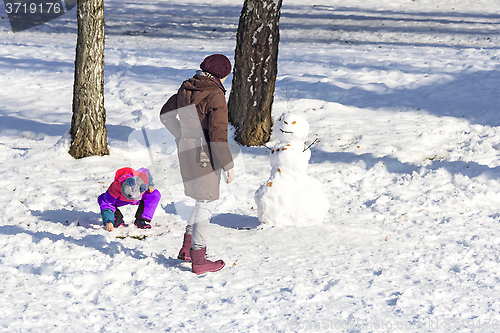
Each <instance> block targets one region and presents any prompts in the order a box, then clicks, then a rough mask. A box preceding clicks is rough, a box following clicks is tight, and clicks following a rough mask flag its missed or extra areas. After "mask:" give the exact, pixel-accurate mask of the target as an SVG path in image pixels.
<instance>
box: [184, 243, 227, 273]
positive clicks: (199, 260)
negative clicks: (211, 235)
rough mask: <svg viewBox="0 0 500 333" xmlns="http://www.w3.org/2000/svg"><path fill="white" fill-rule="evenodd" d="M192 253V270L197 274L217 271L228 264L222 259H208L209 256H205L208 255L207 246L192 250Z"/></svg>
mask: <svg viewBox="0 0 500 333" xmlns="http://www.w3.org/2000/svg"><path fill="white" fill-rule="evenodd" d="M190 254H191V260H192V263H193V268H192V272H193V273H195V274H203V273H207V272H217V271H219V270H221V269H222V268H223V267H224V266H225V265H226V264H225V263H224V261H222V260H217V261H210V260H207V258H205V257H206V255H207V248H206V247H204V248H202V249H199V250H191V251H190Z"/></svg>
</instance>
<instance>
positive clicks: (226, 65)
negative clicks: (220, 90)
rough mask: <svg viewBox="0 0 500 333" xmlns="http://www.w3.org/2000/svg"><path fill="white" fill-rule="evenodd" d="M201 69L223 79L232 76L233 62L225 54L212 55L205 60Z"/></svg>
mask: <svg viewBox="0 0 500 333" xmlns="http://www.w3.org/2000/svg"><path fill="white" fill-rule="evenodd" d="M200 68H201V70H202V71H204V72H207V73H210V74H212V75H213V76H215V77H216V78H218V79H222V78H225V77H226V76H228V75H229V74H231V61H229V59H228V58H227V57H226V56H225V55H223V54H212V55H210V56H208V57H206V58H205V60H203V62H202V63H201V65H200Z"/></svg>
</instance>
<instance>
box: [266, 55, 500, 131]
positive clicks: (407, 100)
mask: <svg viewBox="0 0 500 333" xmlns="http://www.w3.org/2000/svg"><path fill="white" fill-rule="evenodd" d="M331 67H332V68H335V67H348V68H349V67H352V69H353V70H356V71H357V70H358V69H359V68H354V67H359V66H358V65H353V66H350V65H345V64H335V63H332V64H331ZM363 68H364V70H366V69H367V68H370V66H363ZM390 68H391V69H393V70H398V69H397V68H395V67H394V66H393V65H391V67H390ZM387 69H389V67H385V70H387ZM359 70H361V69H359ZM431 70H432V69H431V68H427V69H418V68H408V67H406V68H401V69H400V71H401V72H402V73H410V74H420V75H426V74H428V73H426V71H427V72H428V71H431ZM441 74H442V75H443V77H444V76H446V77H447V79H446V80H439V82H433V83H431V84H429V85H425V86H420V87H417V88H413V87H407V88H406V87H402V88H400V89H392V88H389V87H388V86H386V85H385V84H384V83H376V84H375V83H374V84H373V85H376V87H375V88H376V89H374V90H371V91H369V90H367V89H366V87H363V86H358V85H353V86H352V87H350V88H348V89H345V88H341V87H339V86H337V85H336V83H335V82H321V81H320V78H318V81H317V82H305V81H302V80H300V79H290V78H285V79H282V80H281V81H277V82H276V91H277V92H279V91H280V89H286V90H287V94H290V95H293V97H294V98H296V99H319V100H323V101H327V102H334V103H339V104H342V105H346V106H349V105H350V106H354V107H357V108H361V109H370V110H376V109H388V110H390V109H397V110H399V111H398V112H405V110H409V111H413V112H414V111H415V110H421V111H420V112H423V113H428V114H434V115H436V116H438V117H446V116H447V117H454V118H458V119H465V120H468V121H469V122H471V123H472V124H480V125H484V126H500V118H499V117H498V116H497V114H498V98H497V97H496V95H494V88H492V87H496V85H497V83H498V82H499V81H500V68H499V69H497V70H491V71H484V70H483V71H474V72H471V71H470V70H468V69H466V70H463V71H462V72H460V73H454V74H447V73H441ZM325 78H326V77H325ZM373 85H372V86H373ZM485 87H487V88H485ZM353 112H354V111H353Z"/></svg>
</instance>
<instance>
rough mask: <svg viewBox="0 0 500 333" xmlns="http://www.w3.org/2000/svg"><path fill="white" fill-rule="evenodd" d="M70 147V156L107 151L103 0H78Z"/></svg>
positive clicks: (104, 153) (80, 156)
mask: <svg viewBox="0 0 500 333" xmlns="http://www.w3.org/2000/svg"><path fill="white" fill-rule="evenodd" d="M77 19H78V39H77V44H76V60H75V82H74V86H73V118H72V119H71V131H70V133H71V147H70V149H69V154H70V155H71V156H73V157H74V158H82V157H87V156H95V155H99V156H102V155H107V154H109V151H108V141H107V136H108V135H107V130H106V126H105V123H106V110H105V109H104V0H78V4H77Z"/></svg>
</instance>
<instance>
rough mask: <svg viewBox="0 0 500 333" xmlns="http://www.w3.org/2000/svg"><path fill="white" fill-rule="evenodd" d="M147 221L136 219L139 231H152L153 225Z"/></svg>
mask: <svg viewBox="0 0 500 333" xmlns="http://www.w3.org/2000/svg"><path fill="white" fill-rule="evenodd" d="M149 222H151V221H148V220H146V219H135V222H134V224H135V225H136V227H137V228H139V229H151V224H149Z"/></svg>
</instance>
